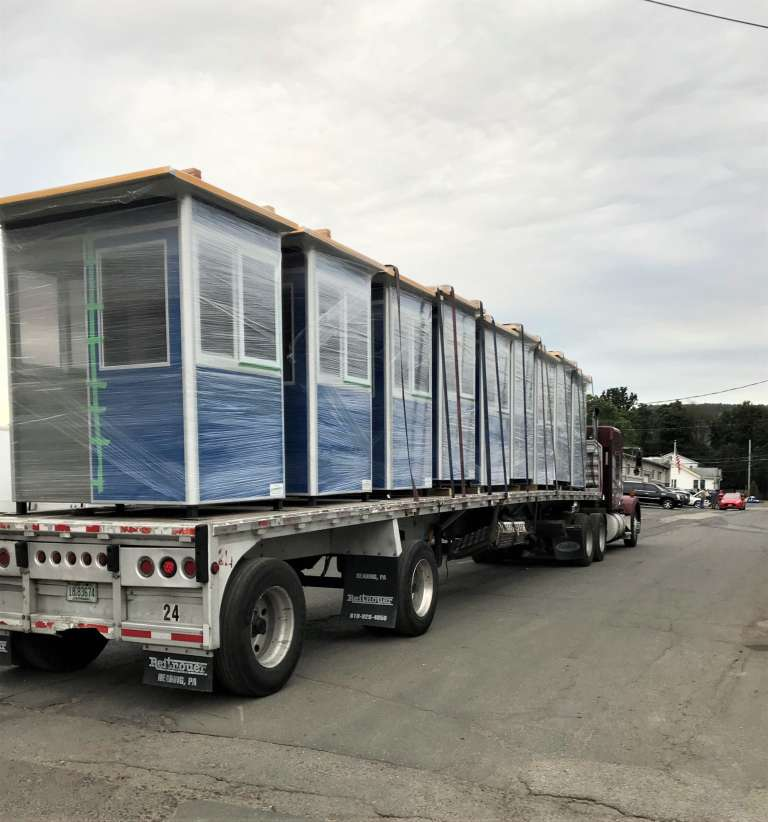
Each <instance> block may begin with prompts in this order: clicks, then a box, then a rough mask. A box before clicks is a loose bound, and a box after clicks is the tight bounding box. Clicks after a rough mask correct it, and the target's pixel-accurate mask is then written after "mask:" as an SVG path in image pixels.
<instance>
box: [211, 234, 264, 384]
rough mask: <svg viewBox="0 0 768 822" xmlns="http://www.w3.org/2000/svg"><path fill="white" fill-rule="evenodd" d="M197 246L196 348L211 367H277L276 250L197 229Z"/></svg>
mask: <svg viewBox="0 0 768 822" xmlns="http://www.w3.org/2000/svg"><path fill="white" fill-rule="evenodd" d="M201 235H202V236H200V237H199V238H198V242H197V247H196V252H197V253H196V260H197V272H198V281H199V307H200V350H201V354H202V360H204V361H206V362H207V364H210V365H213V366H220V367H223V368H233V367H236V366H238V365H241V366H242V365H255V366H261V367H264V368H269V369H271V370H279V369H280V363H279V359H280V355H279V351H278V313H277V312H278V308H279V301H278V288H279V276H278V275H279V266H278V263H277V257H276V255H274V254H270V253H268V252H264V251H262V250H261V249H258V248H256V247H255V246H254V247H253V248H251V247H250V246H249V247H244V246H240V245H239V244H234V243H232V242H231V241H229V239H228V238H227V237H226V236H218V235H213V234H212V233H211V234H210V236H208V233H207V232H206V233H204V232H201Z"/></svg>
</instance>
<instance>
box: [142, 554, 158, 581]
mask: <svg viewBox="0 0 768 822" xmlns="http://www.w3.org/2000/svg"><path fill="white" fill-rule="evenodd" d="M139 573H140V574H141V575H142V576H143V577H151V576H152V574H154V573H155V563H154V562H152V560H151V559H150V558H149V557H142V558H141V559H140V560H139Z"/></svg>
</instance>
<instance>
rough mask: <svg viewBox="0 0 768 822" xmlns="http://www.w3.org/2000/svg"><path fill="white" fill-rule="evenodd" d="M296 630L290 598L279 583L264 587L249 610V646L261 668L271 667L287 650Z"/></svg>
mask: <svg viewBox="0 0 768 822" xmlns="http://www.w3.org/2000/svg"><path fill="white" fill-rule="evenodd" d="M295 629H296V615H295V613H294V610H293V601H292V600H291V597H290V596H289V595H288V592H287V591H286V590H285V588H283V587H282V586H280V585H273V586H272V587H271V588H267V590H266V591H264V593H262V595H261V596H260V597H259V599H258V600H257V601H256V605H255V606H254V608H253V612H252V613H251V649H252V650H253V655H254V656H255V657H256V661H257V662H258V663H259V665H261V666H263V667H264V668H275V667H276V666H277V665H279V664H280V663H281V662H282V661H283V660H284V659H285V656H286V654H287V653H288V649H289V648H290V647H291V642H292V641H293V634H294V631H295Z"/></svg>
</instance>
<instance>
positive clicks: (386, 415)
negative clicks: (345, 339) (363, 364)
mask: <svg viewBox="0 0 768 822" xmlns="http://www.w3.org/2000/svg"><path fill="white" fill-rule="evenodd" d="M372 297H373V302H372V307H373V373H374V390H373V430H374V439H373V487H374V490H392V491H402V490H406V489H424V488H430V487H431V486H432V322H433V319H432V315H433V307H434V304H435V299H434V292H433V291H432V290H430V289H427V288H425V287H424V286H421V285H419V284H418V283H415V282H413V281H412V280H409V279H407V278H406V277H401V276H400V273H399V271H398V270H397V269H396V268H393V267H387V268H386V269H385V271H384V272H382V273H381V274H379V275H377V277H376V278H375V279H374V283H373V295H372Z"/></svg>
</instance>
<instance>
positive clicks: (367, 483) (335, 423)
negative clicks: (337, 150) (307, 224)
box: [283, 230, 382, 497]
mask: <svg viewBox="0 0 768 822" xmlns="http://www.w3.org/2000/svg"><path fill="white" fill-rule="evenodd" d="M381 269H382V266H381V264H379V263H377V262H375V261H374V260H371V259H369V258H368V257H365V256H364V255H362V254H358V253H357V252H355V251H353V250H352V249H349V248H347V247H346V246H343V245H341V244H340V243H336V242H335V241H333V240H332V239H331V237H330V232H327V231H326V230H322V231H307V230H303V231H296V232H293V233H289V234H286V235H285V236H284V237H283V321H284V324H285V346H286V368H285V375H284V382H285V420H286V456H287V482H288V493H289V494H291V495H306V496H309V497H316V496H324V495H333V494H349V493H358V494H360V493H369V492H370V491H371V490H372V485H373V475H372V436H373V434H372V430H373V429H372V422H371V414H372V409H371V397H372V385H373V383H372V368H371V359H372V357H371V280H372V278H373V276H374V274H376V273H377V271H380V270H381Z"/></svg>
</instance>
